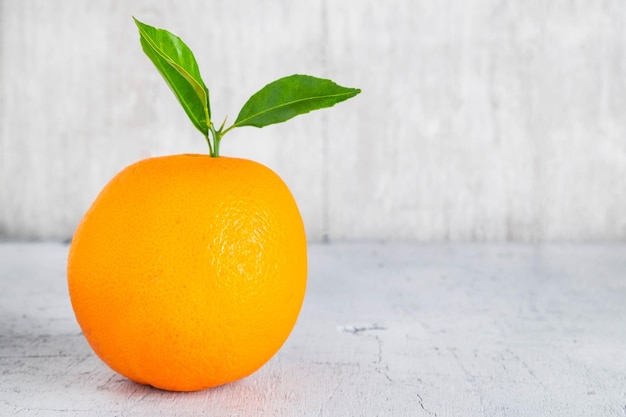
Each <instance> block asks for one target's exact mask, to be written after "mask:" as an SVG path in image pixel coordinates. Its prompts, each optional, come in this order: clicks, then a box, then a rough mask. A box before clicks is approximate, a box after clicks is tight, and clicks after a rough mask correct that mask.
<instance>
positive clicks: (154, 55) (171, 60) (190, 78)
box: [133, 17, 211, 136]
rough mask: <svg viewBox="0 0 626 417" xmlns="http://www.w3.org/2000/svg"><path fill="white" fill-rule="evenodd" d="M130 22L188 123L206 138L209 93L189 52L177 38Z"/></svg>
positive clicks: (142, 24)
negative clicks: (137, 30) (181, 108)
mask: <svg viewBox="0 0 626 417" xmlns="http://www.w3.org/2000/svg"><path fill="white" fill-rule="evenodd" d="M133 19H134V20H135V24H136V25H137V27H138V28H139V35H140V41H141V46H142V48H143V51H144V52H145V53H146V55H147V56H148V58H150V60H151V61H152V63H153V64H154V65H155V66H156V67H157V69H158V70H159V72H160V73H161V75H162V76H163V78H164V79H165V81H166V82H167V84H168V85H169V87H170V88H171V90H172V91H173V92H174V95H176V98H177V99H178V101H179V102H180V104H181V105H182V106H183V109H184V110H185V113H187V116H189V119H191V122H192V123H193V124H194V126H195V127H196V128H197V129H198V130H199V131H201V132H202V133H203V134H204V135H205V136H206V135H207V134H208V132H209V126H210V124H211V108H210V104H209V90H208V88H207V87H206V85H204V81H202V77H200V71H199V70H198V64H197V62H196V59H195V57H194V56H193V52H191V50H190V49H189V47H188V46H187V45H185V43H184V42H183V41H182V40H181V39H180V38H179V37H178V36H176V35H174V34H172V33H170V32H168V31H167V30H165V29H157V28H155V27H152V26H149V25H146V24H145V23H141V22H140V21H138V20H137V19H135V18H134V17H133Z"/></svg>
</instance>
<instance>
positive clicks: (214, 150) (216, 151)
mask: <svg viewBox="0 0 626 417" xmlns="http://www.w3.org/2000/svg"><path fill="white" fill-rule="evenodd" d="M209 134H210V136H211V137H213V147H211V145H210V144H209V150H210V151H211V156H212V157H213V158H219V156H220V141H221V140H222V132H221V131H219V130H215V126H213V123H211V125H210V126H209Z"/></svg>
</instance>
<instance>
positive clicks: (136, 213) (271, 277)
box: [67, 155, 307, 391]
mask: <svg viewBox="0 0 626 417" xmlns="http://www.w3.org/2000/svg"><path fill="white" fill-rule="evenodd" d="M67 272H68V284H69V292H70V297H71V301H72V307H73V309H74V312H75V314H76V318H77V320H78V323H79V324H80V326H81V328H82V330H83V332H84V334H85V336H86V338H87V340H88V341H89V344H90V345H91V347H92V348H93V349H94V351H95V352H96V353H97V354H98V356H100V358H101V359H102V360H103V361H104V362H105V363H107V364H108V365H109V366H110V367H111V368H112V369H113V370H115V371H117V372H119V373H120V374H122V375H124V376H126V377H128V378H130V379H132V380H134V381H136V382H139V383H142V384H149V385H152V386H154V387H157V388H161V389H167V390H174V391H191V390H199V389H204V388H208V387H213V386H217V385H220V384H224V383H227V382H230V381H234V380H236V379H239V378H242V377H244V376H247V375H249V374H251V373H252V372H254V371H255V370H257V369H258V368H260V367H261V366H262V365H263V364H264V363H265V362H267V361H268V360H269V359H270V358H271V357H272V356H273V355H274V354H275V353H276V352H277V351H278V349H279V348H280V347H281V345H282V344H283V343H284V342H285V340H286V339H287V337H288V335H289V333H290V332H291V330H292V328H293V326H294V324H295V322H296V319H297V316H298V314H299V311H300V308H301V306H302V302H303V298H304V292H305V286H306V275H307V255H306V238H305V232H304V227H303V223H302V218H301V216H300V213H299V211H298V208H297V206H296V203H295V201H294V199H293V196H292V195H291V193H290V192H289V190H288V188H287V186H286V185H285V183H284V182H283V181H282V180H281V179H280V178H279V177H278V175H277V174H275V173H274V172H272V171H271V170H270V169H269V168H267V167H265V166H263V165H261V164H258V163H256V162H252V161H249V160H245V159H237V158H227V157H218V158H212V157H210V156H208V155H173V156H165V157H156V158H149V159H145V160H142V161H140V162H137V163H135V164H133V165H131V166H129V167H127V168H125V169H124V170H122V171H121V172H120V173H119V174H118V175H116V176H115V177H114V178H113V179H112V180H111V181H110V182H109V183H108V184H107V185H106V186H105V188H104V189H103V190H102V192H101V193H100V194H99V195H98V197H97V198H96V200H95V202H94V203H93V205H92V206H91V207H90V208H89V210H88V211H87V213H86V214H85V216H84V218H83V219H82V221H81V223H80V224H79V226H78V228H77V230H76V233H75V235H74V237H73V240H72V244H71V247H70V251H69V257H68V271H67Z"/></svg>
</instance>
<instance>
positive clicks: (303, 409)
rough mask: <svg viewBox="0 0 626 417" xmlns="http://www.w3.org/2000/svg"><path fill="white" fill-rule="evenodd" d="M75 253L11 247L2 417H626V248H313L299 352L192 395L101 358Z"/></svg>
mask: <svg viewBox="0 0 626 417" xmlns="http://www.w3.org/2000/svg"><path fill="white" fill-rule="evenodd" d="M66 254H67V246H66V245H62V244H56V243H45V244H32V243H31V244H29V243H1V244H0V416H63V417H70V416H85V417H93V416H124V417H135V416H201V415H204V416H290V417H291V416H297V417H301V416H438V417H445V416H464V417H467V416H568V417H573V416H585V417H589V416H603V417H605V416H616V417H624V416H626V245H599V244H598V245H564V244H560V245H556V244H554V245H495V244H493V245H484V244H483V245H411V244H365V243H352V244H331V245H311V246H310V249H309V256H310V272H309V285H308V290H307V295H306V299H305V304H304V307H303V310H302V313H301V315H300V318H299V321H298V323H297V325H296V328H295V329H294V331H293V333H292V334H291V336H290V338H289V340H288V341H287V343H286V344H285V345H284V346H283V348H282V349H281V350H280V351H279V353H278V354H277V355H276V356H275V357H274V358H273V359H272V360H271V361H270V362H269V363H268V364H266V365H265V366H264V367H263V368H261V370H259V371H258V372H256V373H255V374H253V375H252V376H250V377H248V378H245V379H243V380H240V381H238V382H235V383H231V384H229V385H225V386H222V387H218V388H215V389H210V390H206V391H201V392H193V393H170V392H164V391H159V390H156V389H153V388H150V387H146V386H141V385H137V384H135V383H132V382H130V381H128V380H126V379H125V378H123V377H121V376H119V375H117V374H115V373H114V372H112V371H111V370H109V368H107V367H106V366H105V365H104V364H103V363H102V362H101V361H100V360H99V359H98V358H97V357H96V356H94V354H93V353H92V351H91V350H90V348H89V346H88V345H87V343H86V341H85V339H84V338H83V336H82V335H81V332H80V329H79V328H78V325H77V324H76V322H75V320H74V316H73V313H72V310H71V307H70V303H69V299H68V295H67V289H66V282H65V256H66Z"/></svg>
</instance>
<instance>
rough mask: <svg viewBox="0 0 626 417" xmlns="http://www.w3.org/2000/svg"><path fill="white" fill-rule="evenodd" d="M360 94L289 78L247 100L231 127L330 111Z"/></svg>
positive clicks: (329, 84)
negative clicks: (331, 108) (318, 111)
mask: <svg viewBox="0 0 626 417" xmlns="http://www.w3.org/2000/svg"><path fill="white" fill-rule="evenodd" d="M360 92H361V90H359V89H358V88H347V87H342V86H340V85H338V84H336V83H335V82H333V81H331V80H326V79H323V78H317V77H312V76H310V75H300V74H295V75H290V76H288V77H284V78H281V79H279V80H276V81H274V82H272V83H270V84H268V85H266V86H265V87H263V88H262V89H261V90H259V91H258V92H257V93H255V94H254V95H253V96H252V97H250V99H249V100H248V101H247V102H246V104H244V106H243V108H242V109H241V111H240V112H239V116H237V120H235V123H234V127H239V126H255V127H264V126H268V125H271V124H274V123H281V122H284V121H286V120H289V119H291V118H292V117H295V116H297V115H299V114H304V113H308V112H310V111H312V110H317V109H322V108H325V107H331V106H333V105H335V104H337V103H339V102H341V101H344V100H347V99H349V98H351V97H354V96H356V95H357V94H359V93H360Z"/></svg>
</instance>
